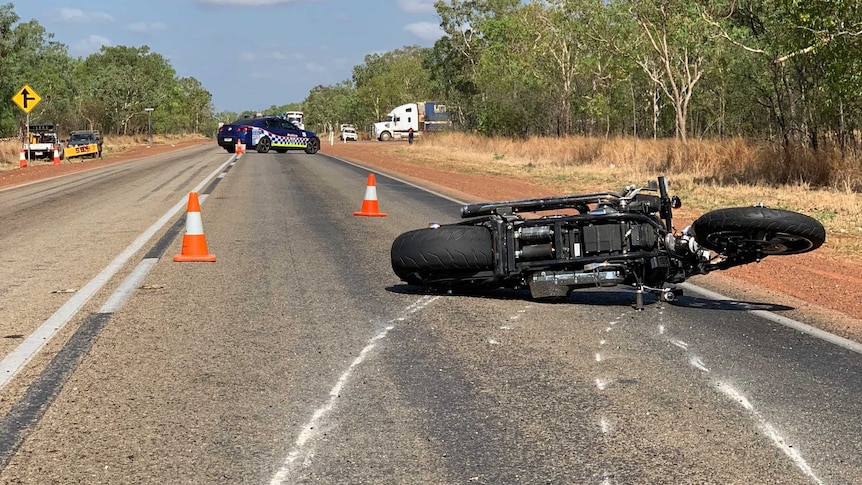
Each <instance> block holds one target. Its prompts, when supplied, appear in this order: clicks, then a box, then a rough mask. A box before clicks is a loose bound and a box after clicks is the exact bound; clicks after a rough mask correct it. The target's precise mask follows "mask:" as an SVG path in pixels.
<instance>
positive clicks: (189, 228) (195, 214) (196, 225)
mask: <svg viewBox="0 0 862 485" xmlns="http://www.w3.org/2000/svg"><path fill="white" fill-rule="evenodd" d="M215 260H216V257H215V255H214V254H209V252H208V251H207V239H206V236H204V223H203V221H202V220H201V204H200V202H198V193H197V192H189V208H188V212H187V213H186V235H185V236H183V251H182V254H177V255H176V256H174V261H177V262H187V261H207V262H214V261H215Z"/></svg>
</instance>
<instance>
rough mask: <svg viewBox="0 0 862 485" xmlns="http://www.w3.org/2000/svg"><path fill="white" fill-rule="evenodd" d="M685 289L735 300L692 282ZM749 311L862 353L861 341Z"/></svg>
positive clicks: (779, 317)
mask: <svg viewBox="0 0 862 485" xmlns="http://www.w3.org/2000/svg"><path fill="white" fill-rule="evenodd" d="M679 286H680V287H682V288H683V289H687V290H690V291H692V292H694V293H699V294H701V295H703V296H705V297H707V298H709V299H711V300H728V301H731V302H732V303H735V302H733V299H732V298H730V297H729V296H724V295H722V294H720V293H716V292H714V291H710V290H707V289H704V288H701V287H699V286H695V285H693V284H691V283H683V284H681V285H679ZM746 311H747V312H748V313H751V314H753V315H757V316H759V317H761V318H765V319H767V320H769V321H771V322H775V323H777V324H779V325H784V326H785V327H788V328H792V329H794V330H798V331H800V332H802V333H804V334H808V335H811V336H812V337H815V338H819V339H821V340H824V341H826V342H829V343H831V344H835V345H837V346H839V347H843V348H845V349H847V350H850V351H853V352H856V353H858V354H862V344H860V343H859V342H854V341H852V340H849V339H846V338H844V337H839V336H838V335H835V334H832V333H829V332H827V331H825V330H821V329H819V328H814V327H812V326H810V325H806V324H804V323H802V322H797V321H796V320H793V319H790V318H787V317H783V316H781V315H777V314H775V313H772V312H769V311H766V310H746Z"/></svg>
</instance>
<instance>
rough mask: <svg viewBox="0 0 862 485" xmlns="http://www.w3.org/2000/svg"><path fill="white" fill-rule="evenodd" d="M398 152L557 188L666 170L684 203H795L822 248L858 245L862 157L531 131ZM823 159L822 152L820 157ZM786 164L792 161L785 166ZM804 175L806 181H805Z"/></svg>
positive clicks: (458, 136) (645, 177)
mask: <svg viewBox="0 0 862 485" xmlns="http://www.w3.org/2000/svg"><path fill="white" fill-rule="evenodd" d="M395 149H396V150H398V151H399V155H401V156H403V157H405V158H408V157H409V158H414V159H416V160H417V161H419V160H421V162H422V163H423V164H425V165H434V166H437V167H440V168H445V169H448V170H453V171H458V172H462V173H484V174H494V175H511V176H513V177H518V178H523V179H526V180H529V181H530V182H532V183H535V184H538V185H542V186H545V187H548V188H549V189H551V190H552V191H553V192H555V193H578V192H586V191H593V190H617V189H621V188H623V187H624V186H626V185H628V184H631V183H638V184H644V183H646V182H647V181H649V180H650V179H654V178H655V177H657V176H658V175H666V176H667V177H668V178H669V179H670V181H671V187H672V190H673V192H674V193H675V194H677V195H679V196H680V197H682V199H683V202H684V204H685V205H686V207H687V208H690V209H693V210H694V211H696V212H698V213H699V212H704V211H708V210H711V209H715V208H718V207H730V206H744V205H753V204H756V203H759V202H763V203H764V204H766V205H767V206H769V207H775V208H783V209H789V210H796V211H799V212H803V213H805V214H808V215H811V216H813V217H815V218H817V219H818V220H820V221H821V222H822V223H823V224H824V226H825V227H826V229H827V231H828V232H829V233H830V234H831V236H830V238H829V242H828V245H829V246H830V247H833V248H835V249H838V250H841V251H845V252H862V194H860V193H859V191H860V190H862V169H860V167H862V164H860V162H859V161H853V160H850V161H846V160H845V161H842V160H841V159H840V157H839V156H838V155H837V154H836V153H829V154H827V155H823V154H822V153H821V156H820V158H818V157H815V156H814V154H813V153H812V152H808V151H804V150H802V151H799V152H798V153H794V154H793V158H794V160H792V161H791V163H787V162H785V161H784V160H783V159H782V151H781V150H778V149H775V148H773V147H771V146H768V145H766V144H761V143H753V142H748V141H746V140H742V139H729V140H724V141H706V140H692V141H691V142H690V143H689V146H688V148H687V153H683V150H682V148H681V147H680V145H679V144H678V143H677V142H676V141H674V140H637V141H635V140H634V139H632V138H615V139H608V140H605V139H598V138H580V137H570V138H567V139H559V138H531V139H529V140H526V141H519V140H509V139H497V138H487V137H479V136H472V135H466V134H462V133H447V134H441V135H436V136H429V137H425V138H423V139H421V140H420V141H419V142H418V143H416V144H415V145H414V146H413V147H410V148H409V149H408V148H407V147H405V146H404V145H397V148H395ZM824 157H825V159H824ZM791 167H792V168H791ZM803 181H804V182H803Z"/></svg>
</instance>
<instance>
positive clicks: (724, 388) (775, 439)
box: [716, 381, 823, 485]
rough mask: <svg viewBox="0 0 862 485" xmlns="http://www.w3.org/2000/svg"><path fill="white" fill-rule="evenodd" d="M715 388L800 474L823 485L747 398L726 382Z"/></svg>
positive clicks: (797, 453) (803, 460) (798, 454)
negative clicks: (750, 419)
mask: <svg viewBox="0 0 862 485" xmlns="http://www.w3.org/2000/svg"><path fill="white" fill-rule="evenodd" d="M716 387H717V388H718V390H719V391H720V392H721V393H722V394H724V395H725V396H727V397H729V398H730V399H731V400H732V401H734V402H736V403H737V404H739V405H740V406H742V408H743V409H745V410H746V411H748V412H749V413H751V416H752V418H753V419H754V421H755V423H757V427H758V428H760V429H761V431H763V433H764V434H766V436H768V437H769V439H770V440H772V443H773V444H774V445H775V446H776V447H777V448H778V449H779V450H781V451H782V452H783V453H784V454H785V455H787V457H788V458H790V460H791V461H793V464H794V465H796V466H797V467H798V468H799V469H800V470H802V473H804V474H805V475H806V476H808V477H809V478H810V479H811V480H812V481H814V483H817V484H818V485H823V481H822V480H820V478H819V477H818V476H817V475H815V474H814V470H813V469H812V468H811V466H810V465H809V464H808V462H807V461H805V458H803V457H802V454H801V453H799V451H798V450H796V449H795V448H793V445H790V444H788V443H787V440H785V439H784V437H783V436H781V434H780V433H779V432H778V430H777V429H775V427H774V426H773V425H772V424H771V423H769V422H768V421H767V420H766V418H764V417H763V416H762V415H761V414H760V413H759V412H758V411H757V409H755V408H754V406H753V405H752V404H751V401H749V400H748V398H747V397H745V396H744V395H743V394H742V393H741V392H739V391H738V390H736V389H735V388H734V387H733V386H731V385H730V384H728V383H726V382H720V381H719V382H717V383H716Z"/></svg>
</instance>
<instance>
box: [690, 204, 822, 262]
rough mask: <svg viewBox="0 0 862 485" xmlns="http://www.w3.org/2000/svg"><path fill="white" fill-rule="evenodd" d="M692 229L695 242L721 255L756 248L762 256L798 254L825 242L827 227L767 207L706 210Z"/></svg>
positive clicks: (812, 220) (788, 212) (806, 217)
mask: <svg viewBox="0 0 862 485" xmlns="http://www.w3.org/2000/svg"><path fill="white" fill-rule="evenodd" d="M692 229H694V234H695V240H697V243H698V244H700V245H701V246H703V247H705V248H707V249H709V250H712V251H716V252H718V253H721V254H728V253H739V252H747V251H755V250H757V251H759V252H760V253H761V254H763V255H764V256H770V255H789V254H800V253H806V252H808V251H813V250H815V249H817V248H819V247H820V246H821V245H822V244H823V243H824V242H825V241H826V230H825V229H824V228H823V225H822V224H820V222H818V221H817V220H816V219H814V218H812V217H809V216H806V215H805V214H799V213H798V212H792V211H786V210H781V209H769V208H766V207H732V208H727V209H718V210H714V211H711V212H707V213H706V214H704V215H702V216H700V217H699V218H698V219H697V220H696V221H694V224H692Z"/></svg>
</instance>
